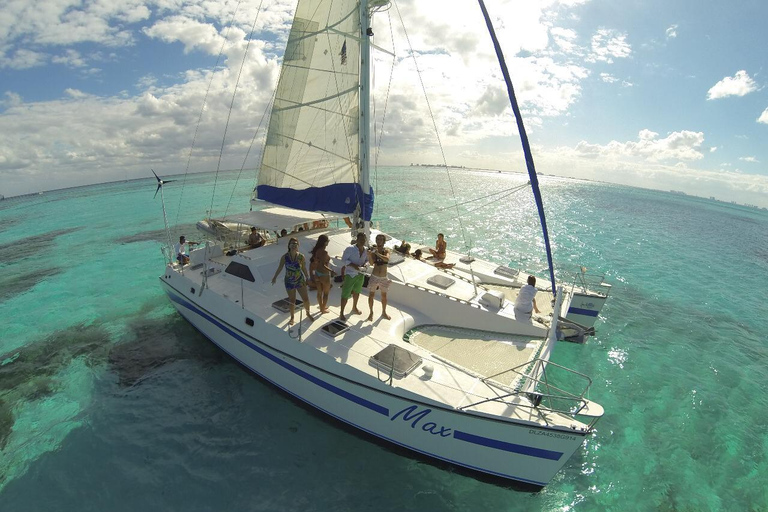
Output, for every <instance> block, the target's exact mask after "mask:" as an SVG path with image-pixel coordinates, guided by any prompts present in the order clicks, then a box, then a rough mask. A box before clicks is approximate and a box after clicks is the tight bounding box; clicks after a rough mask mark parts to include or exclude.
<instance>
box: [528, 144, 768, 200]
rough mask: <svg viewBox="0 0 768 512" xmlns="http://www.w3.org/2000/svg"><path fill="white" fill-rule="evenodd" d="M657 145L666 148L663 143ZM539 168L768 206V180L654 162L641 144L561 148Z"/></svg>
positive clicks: (540, 160) (542, 157) (542, 156)
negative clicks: (639, 145)
mask: <svg viewBox="0 0 768 512" xmlns="http://www.w3.org/2000/svg"><path fill="white" fill-rule="evenodd" d="M678 133H683V132H678ZM689 133H690V132H689ZM673 135H674V134H673ZM696 138H697V137H694V140H695V139H696ZM667 139H669V137H667ZM656 143H657V144H659V145H661V144H660V143H661V141H660V140H658V139H656ZM694 147H695V144H694ZM536 165H537V169H538V170H539V171H540V172H543V173H546V174H556V175H560V176H570V177H575V178H586V179H591V180H599V181H608V182H611V183H619V184H623V185H629V186H635V187H643V188H654V189H660V190H682V191H684V192H686V193H688V194H693V195H698V196H701V197H710V196H716V197H718V198H720V199H723V200H727V201H737V202H739V203H751V204H756V205H761V206H768V200H767V199H766V198H767V197H768V176H764V175H760V174H747V173H744V172H739V171H737V170H729V169H730V168H731V167H732V166H731V165H730V164H722V165H720V166H719V168H717V169H708V168H707V167H706V166H702V167H699V166H698V165H697V166H694V165H693V160H687V161H680V160H677V161H675V160H674V159H673V160H671V161H669V162H661V161H658V160H656V159H652V158H649V155H648V153H647V152H645V151H638V143H637V142H631V141H630V142H617V141H612V142H610V143H608V144H605V145H598V144H589V143H587V142H581V143H579V144H578V145H577V146H575V147H559V148H556V149H555V150H551V151H548V152H540V153H538V155H537V157H536Z"/></svg>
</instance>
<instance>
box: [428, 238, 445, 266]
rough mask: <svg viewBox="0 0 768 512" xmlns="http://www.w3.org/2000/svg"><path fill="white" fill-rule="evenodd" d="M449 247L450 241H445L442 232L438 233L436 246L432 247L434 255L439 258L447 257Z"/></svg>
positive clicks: (431, 251) (431, 250)
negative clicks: (446, 251) (446, 252)
mask: <svg viewBox="0 0 768 512" xmlns="http://www.w3.org/2000/svg"><path fill="white" fill-rule="evenodd" d="M447 248H448V243H447V242H446V241H445V237H444V236H443V234H442V233H438V234H437V241H436V242H435V248H434V249H430V250H429V252H430V253H432V257H433V258H435V259H437V260H442V259H445V250H446V249H447Z"/></svg>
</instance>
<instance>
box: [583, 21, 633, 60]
mask: <svg viewBox="0 0 768 512" xmlns="http://www.w3.org/2000/svg"><path fill="white" fill-rule="evenodd" d="M631 53H632V48H631V46H630V45H629V43H627V34H624V33H621V32H619V31H617V30H613V29H605V28H601V29H600V30H598V31H597V32H596V33H595V35H593V36H592V46H591V53H590V54H589V55H588V56H587V58H586V61H587V62H606V63H608V64H612V63H613V59H624V58H627V57H629V56H630V54H631Z"/></svg>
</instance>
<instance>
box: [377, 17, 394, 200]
mask: <svg viewBox="0 0 768 512" xmlns="http://www.w3.org/2000/svg"><path fill="white" fill-rule="evenodd" d="M387 20H388V21H389V37H390V40H391V41H392V54H393V57H392V67H391V68H390V69H389V83H388V84H387V95H386V97H385V98H384V114H383V115H382V118H381V130H380V132H379V141H378V142H377V143H376V154H375V156H374V160H373V180H374V191H375V192H374V195H378V193H379V173H378V170H379V156H380V155H381V140H382V139H383V138H384V121H386V120H387V106H388V105H389V92H390V90H391V88H392V78H393V77H394V74H395V61H396V60H397V57H395V56H394V53H395V34H394V31H393V30H392V16H390V14H389V10H387ZM375 104H376V103H375V102H374V105H375ZM374 117H375V108H374ZM375 137H376V133H375V131H374V139H375ZM374 205H375V208H376V214H377V215H378V213H379V203H378V202H376V203H374Z"/></svg>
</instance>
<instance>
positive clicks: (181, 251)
mask: <svg viewBox="0 0 768 512" xmlns="http://www.w3.org/2000/svg"><path fill="white" fill-rule="evenodd" d="M198 244H199V242H187V239H186V237H185V236H184V235H182V236H180V237H179V243H177V244H176V245H174V246H173V254H174V255H175V256H176V261H178V262H179V264H180V265H181V266H182V267H183V266H184V265H186V264H188V263H189V246H190V245H198Z"/></svg>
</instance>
